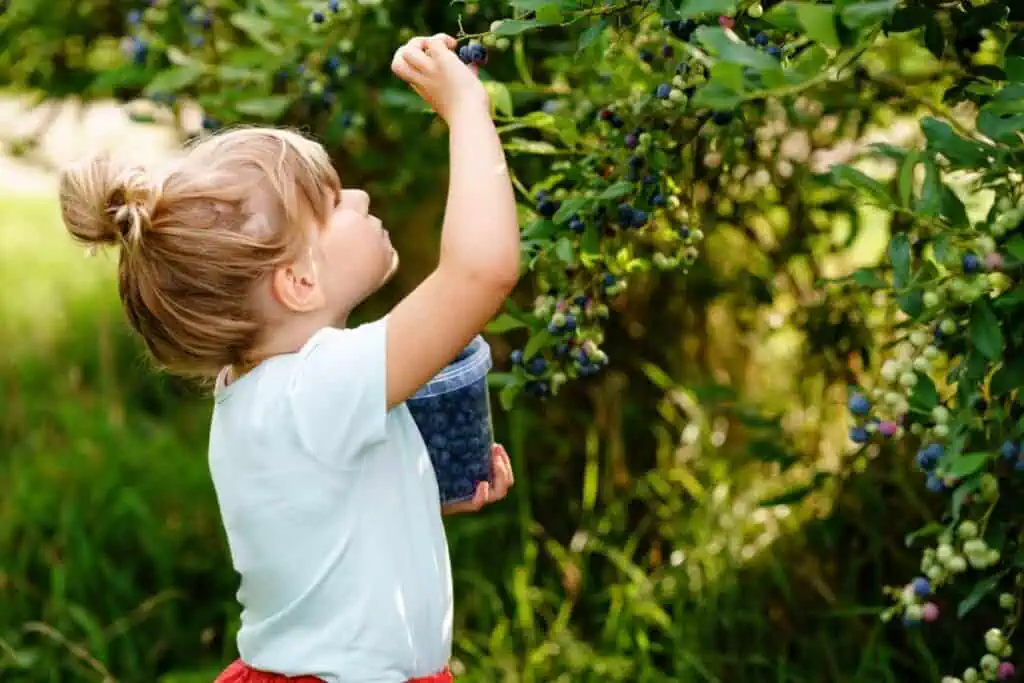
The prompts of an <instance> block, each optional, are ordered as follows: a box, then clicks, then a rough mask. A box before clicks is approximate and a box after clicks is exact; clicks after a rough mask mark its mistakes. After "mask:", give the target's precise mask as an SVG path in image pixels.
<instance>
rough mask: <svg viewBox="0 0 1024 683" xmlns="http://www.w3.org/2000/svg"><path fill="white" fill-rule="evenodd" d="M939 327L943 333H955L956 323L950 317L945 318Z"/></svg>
mask: <svg viewBox="0 0 1024 683" xmlns="http://www.w3.org/2000/svg"><path fill="white" fill-rule="evenodd" d="M939 329H940V330H941V331H942V334H953V333H954V332H956V323H955V322H953V321H952V320H950V319H949V318H945V319H943V321H942V322H941V323H939Z"/></svg>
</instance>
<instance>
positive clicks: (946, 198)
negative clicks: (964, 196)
mask: <svg viewBox="0 0 1024 683" xmlns="http://www.w3.org/2000/svg"><path fill="white" fill-rule="evenodd" d="M942 215H943V216H945V217H946V220H947V221H949V224H950V225H952V226H953V227H954V228H967V227H970V220H969V219H968V218H967V207H965V206H964V203H963V201H962V200H961V199H960V197H959V196H958V195H957V194H956V192H953V190H952V189H950V187H949V186H948V185H946V184H945V183H943V185H942Z"/></svg>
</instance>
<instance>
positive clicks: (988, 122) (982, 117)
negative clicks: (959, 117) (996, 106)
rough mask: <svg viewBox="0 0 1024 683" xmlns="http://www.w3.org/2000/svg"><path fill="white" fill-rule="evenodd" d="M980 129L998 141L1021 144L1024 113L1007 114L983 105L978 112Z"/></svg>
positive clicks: (983, 133)
mask: <svg viewBox="0 0 1024 683" xmlns="http://www.w3.org/2000/svg"><path fill="white" fill-rule="evenodd" d="M977 125H978V131H980V132H981V133H982V135H985V136H987V137H990V138H992V139H993V140H996V141H998V142H1005V143H1007V144H1014V143H1017V144H1019V143H1020V141H1021V138H1020V132H1021V130H1024V114H1015V115H1006V114H1000V113H998V112H996V111H993V110H992V109H991V108H990V107H982V109H981V111H980V112H978V120H977Z"/></svg>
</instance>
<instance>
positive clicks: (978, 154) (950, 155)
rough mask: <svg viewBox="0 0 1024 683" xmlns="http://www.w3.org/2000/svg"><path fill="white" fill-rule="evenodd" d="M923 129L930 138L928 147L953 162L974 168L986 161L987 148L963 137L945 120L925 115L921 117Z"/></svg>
mask: <svg viewBox="0 0 1024 683" xmlns="http://www.w3.org/2000/svg"><path fill="white" fill-rule="evenodd" d="M921 130H922V131H924V135H925V137H926V138H927V139H928V148H929V149H931V150H933V151H935V152H938V153H939V154H942V155H943V156H944V157H946V158H947V159H949V160H950V161H951V162H952V163H954V164H957V165H960V166H970V167H972V168H973V167H976V166H980V165H982V164H983V163H984V161H985V157H986V150H985V148H984V147H983V146H982V145H981V144H980V143H977V142H974V141H971V140H968V139H966V138H963V137H961V136H960V135H959V134H958V133H957V132H956V131H954V130H953V127H952V126H951V125H949V124H948V123H946V122H945V121H939V120H938V119H936V118H932V117H931V116H925V117H924V118H922V119H921Z"/></svg>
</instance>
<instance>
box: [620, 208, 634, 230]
mask: <svg viewBox="0 0 1024 683" xmlns="http://www.w3.org/2000/svg"><path fill="white" fill-rule="evenodd" d="M618 218H619V225H629V224H630V223H632V222H633V207H632V206H630V205H629V204H625V203H623V204H619V214H618Z"/></svg>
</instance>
